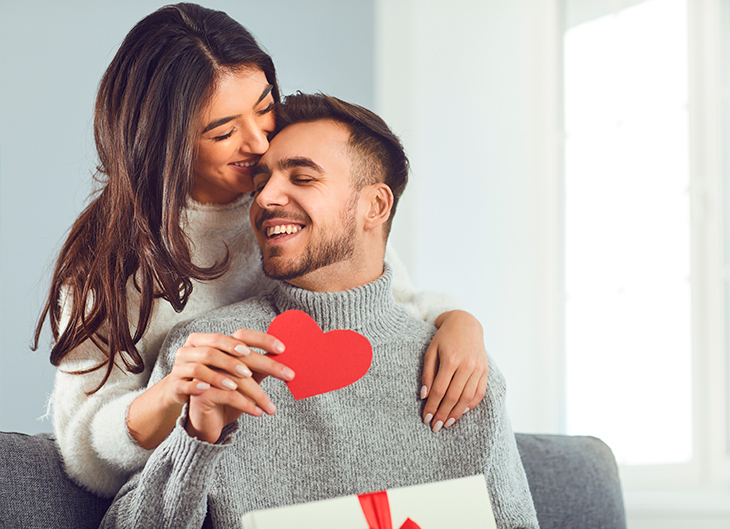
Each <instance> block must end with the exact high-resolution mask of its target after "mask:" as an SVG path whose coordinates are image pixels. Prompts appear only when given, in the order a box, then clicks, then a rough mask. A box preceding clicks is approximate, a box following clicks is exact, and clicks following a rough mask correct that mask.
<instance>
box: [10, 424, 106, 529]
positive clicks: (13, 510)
mask: <svg viewBox="0 0 730 529" xmlns="http://www.w3.org/2000/svg"><path fill="white" fill-rule="evenodd" d="M110 503H111V500H110V499H104V498H99V497H98V496H96V495H94V494H92V493H91V492H88V491H86V490H84V489H82V488H81V487H79V486H78V485H76V484H75V483H73V482H72V481H71V480H70V479H69V478H68V477H67V476H66V472H65V471H64V469H63V464H62V463H61V457H60V454H59V453H58V449H57V448H56V443H55V442H54V440H53V437H52V436H50V435H48V434H39V435H26V434H22V433H6V432H0V527H2V528H3V529H10V528H13V529H14V528H23V529H26V528H29V529H35V528H39V529H40V528H46V529H53V528H79V529H85V528H87V527H88V528H92V527H99V522H101V519H102V518H103V517H104V513H106V510H107V509H108V508H109V504H110Z"/></svg>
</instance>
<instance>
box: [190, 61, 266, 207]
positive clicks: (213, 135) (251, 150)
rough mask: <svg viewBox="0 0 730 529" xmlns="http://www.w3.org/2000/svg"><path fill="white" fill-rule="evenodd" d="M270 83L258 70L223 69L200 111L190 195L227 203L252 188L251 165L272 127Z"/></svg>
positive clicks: (264, 149) (206, 201) (262, 152)
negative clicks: (212, 92)
mask: <svg viewBox="0 0 730 529" xmlns="http://www.w3.org/2000/svg"><path fill="white" fill-rule="evenodd" d="M271 89H272V86H271V85H270V84H269V82H268V81H267V80H266V75H264V72H262V71H261V70H259V69H255V68H251V69H246V70H242V71H239V72H236V73H233V72H229V73H225V74H223V76H221V77H220V78H219V79H218V84H217V87H216V90H215V93H214V94H213V97H212V99H211V101H210V104H209V105H208V106H207V107H206V108H205V109H204V110H203V115H202V120H201V125H200V135H199V136H198V157H197V160H196V161H195V180H194V181H193V190H192V197H193V199H195V200H196V201H198V202H201V203H203V204H227V203H229V202H232V201H234V200H236V199H237V198H238V197H240V196H241V194H243V193H249V192H251V191H253V183H252V182H251V169H252V167H253V166H254V165H256V162H258V160H259V158H260V157H261V155H262V154H264V153H265V152H266V150H267V149H268V148H269V140H268V135H269V134H271V132H273V130H274V97H273V96H272V95H271Z"/></svg>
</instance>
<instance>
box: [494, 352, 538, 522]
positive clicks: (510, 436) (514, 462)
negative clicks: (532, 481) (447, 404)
mask: <svg viewBox="0 0 730 529" xmlns="http://www.w3.org/2000/svg"><path fill="white" fill-rule="evenodd" d="M488 377H489V380H488V382H487V394H486V396H485V401H484V402H482V403H481V404H480V406H481V407H482V409H484V408H486V410H487V414H488V415H489V419H488V420H487V421H486V427H485V429H484V432H483V433H484V435H485V439H486V443H487V446H488V450H487V454H488V458H487V460H486V462H485V469H484V475H485V477H486V480H487V488H488V489H489V491H490V494H491V498H490V499H491V501H492V511H493V512H494V517H495V520H496V521H497V527H498V528H499V529H518V528H519V529H538V521H537V513H536V512H535V506H534V503H533V501H532V495H531V494H530V486H529V484H528V482H527V476H526V474H525V469H524V467H523V466H522V460H521V459H520V454H519V452H518V450H517V442H516V441H515V436H514V433H513V432H512V426H511V425H510V422H509V417H508V416H507V409H506V401H505V397H506V384H505V379H504V376H503V375H502V373H501V372H500V371H499V368H498V367H497V365H496V364H495V363H494V361H493V360H492V358H489V375H488Z"/></svg>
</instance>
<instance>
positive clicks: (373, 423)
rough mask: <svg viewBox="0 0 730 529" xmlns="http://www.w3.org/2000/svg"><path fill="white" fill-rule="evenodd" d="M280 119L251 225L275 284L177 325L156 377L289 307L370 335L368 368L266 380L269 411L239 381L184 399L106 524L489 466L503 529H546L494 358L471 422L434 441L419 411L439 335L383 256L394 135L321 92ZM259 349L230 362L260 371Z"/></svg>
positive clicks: (393, 198) (228, 516) (398, 164)
mask: <svg viewBox="0 0 730 529" xmlns="http://www.w3.org/2000/svg"><path fill="white" fill-rule="evenodd" d="M277 120H278V122H279V127H280V128H281V129H282V130H281V131H280V132H279V133H278V134H277V135H276V137H275V138H274V139H273V140H272V142H271V147H270V149H269V151H268V152H267V153H266V154H265V155H264V156H263V157H262V158H261V160H260V162H259V165H258V167H257V168H256V169H255V171H254V174H253V179H254V185H255V188H256V191H255V198H254V204H253V205H252V206H251V221H252V224H253V226H254V229H255V231H256V234H257V238H258V241H259V245H260V247H261V251H262V256H263V267H264V271H265V272H266V274H267V275H269V276H270V277H273V278H275V279H280V280H281V282H279V283H278V284H277V286H276V287H275V288H274V289H273V290H271V291H270V292H268V293H266V294H264V295H262V296H259V297H257V298H253V299H250V300H247V301H244V302H242V303H238V304H235V305H231V306H229V307H225V308H223V309H220V310H218V311H214V312H213V313H211V314H210V315H208V316H207V317H204V318H199V319H197V320H194V321H192V322H189V323H186V324H182V325H180V326H178V327H176V328H175V329H173V330H172V332H171V333H170V335H169V336H168V338H167V340H166V343H165V346H164V347H163V350H162V351H161V353H160V358H159V360H158V364H157V366H156V367H155V371H154V372H153V374H152V379H151V380H150V384H152V383H154V382H155V381H156V380H159V379H160V378H162V377H163V376H164V375H165V374H166V373H168V372H170V370H171V369H172V364H173V363H174V361H175V358H174V357H175V352H176V351H177V350H178V349H179V348H180V347H181V346H182V345H183V344H184V342H185V340H186V338H187V337H188V335H189V334H191V333H221V335H231V334H233V333H235V331H236V330H237V329H240V328H246V329H252V330H254V331H266V329H267V328H268V326H269V324H270V323H271V322H272V320H273V319H274V318H275V317H276V316H277V315H278V314H280V313H282V312H284V311H287V310H290V309H298V310H302V311H304V312H307V313H308V314H309V315H310V316H312V317H313V318H314V320H315V321H316V322H317V323H318V324H319V326H320V327H321V328H322V329H323V330H324V331H325V332H328V331H330V330H333V329H351V330H354V331H357V332H358V333H360V334H362V335H364V336H365V337H366V338H368V340H369V341H370V343H371V344H372V347H373V359H372V365H371V367H370V369H369V371H368V372H367V373H366V374H365V375H364V376H363V377H362V378H361V379H360V380H358V381H356V382H354V383H352V384H351V385H349V386H346V387H344V388H342V389H339V390H336V391H331V392H328V393H324V394H321V395H316V396H313V397H310V398H307V399H303V400H295V399H294V398H293V397H292V395H291V393H290V392H289V390H288V389H287V387H286V386H285V385H284V383H283V382H281V381H279V380H273V379H268V380H266V381H264V382H263V383H262V388H264V389H265V391H266V393H267V394H268V395H269V397H270V398H271V401H272V402H274V403H275V404H276V408H277V410H276V413H275V414H272V415H268V416H267V415H262V413H261V410H260V409H257V410H256V411H255V412H254V411H251V407H252V406H253V404H252V403H251V401H250V400H248V399H245V398H244V397H242V392H238V391H230V390H229V391H225V390H223V389H218V388H215V387H211V388H210V389H209V390H206V391H205V392H203V393H202V394H200V395H195V396H192V397H190V402H189V405H188V406H187V408H186V410H185V412H184V413H183V415H182V416H181V418H180V420H179V421H178V425H177V426H176V428H175V429H174V430H173V432H172V433H171V434H170V436H169V437H168V438H167V439H166V440H165V441H164V442H163V444H162V445H160V446H159V447H158V448H157V450H156V451H155V452H154V454H153V455H152V456H151V457H150V459H149V461H148V462H147V464H146V466H145V468H144V469H143V470H142V471H141V472H140V473H138V474H136V475H135V476H134V477H133V478H132V479H131V480H130V481H129V482H128V483H127V484H126V485H125V486H124V487H123V488H122V490H121V491H120V493H119V494H118V496H117V498H116V499H115V502H114V504H113V505H112V508H111V509H110V511H109V513H107V517H106V518H105V522H104V524H102V525H103V526H115V525H118V526H121V527H126V526H132V525H134V526H155V527H162V526H169V527H183V526H185V527H187V526H189V527H201V526H202V525H203V522H204V519H205V517H206V512H209V521H210V522H212V524H213V525H214V526H216V527H235V526H237V525H238V524H239V523H240V519H241V516H242V515H243V514H244V513H246V512H248V511H250V510H256V509H263V508H269V507H275V506H281V505H288V504H294V503H301V502H306V501H313V500H319V499H324V498H330V497H337V496H343V495H347V494H355V493H363V492H370V491H375V490H381V489H385V488H391V487H401V486H406V485H413V484H418V483H426V482H432V481H440V480H444V479H450V478H457V477H462V476H469V475H473V474H478V473H484V475H485V476H486V479H487V486H488V489H489V492H490V495H491V500H492V509H493V511H494V514H495V518H496V519H497V525H498V527H500V528H513V527H530V528H532V527H537V519H536V515H535V510H534V507H533V505H532V499H531V496H530V492H529V488H528V485H527V480H526V478H525V474H524V469H523V468H522V465H521V461H520V458H519V454H518V452H517V447H516V444H515V440H514V436H513V434H512V431H511V428H510V425H509V421H508V419H507V417H506V412H505V403H504V392H505V389H504V380H503V378H502V376H501V374H500V373H499V371H498V370H497V369H496V368H495V367H494V364H493V363H492V362H491V361H490V372H489V381H488V384H487V395H486V397H485V401H484V402H483V403H482V404H481V405H480V406H477V408H476V409H475V410H472V411H471V412H470V414H469V417H468V418H467V419H466V420H463V421H461V422H460V423H459V424H458V425H455V426H452V427H451V428H449V429H444V430H443V431H442V432H441V433H439V435H433V434H432V433H431V431H430V430H429V429H428V428H427V427H426V426H424V425H423V424H422V423H421V422H420V421H418V420H417V419H416V417H418V410H419V409H420V406H421V401H420V400H419V398H418V390H419V384H418V381H419V375H420V370H421V367H422V366H421V359H422V356H423V354H422V353H423V351H424V350H425V348H426V347H427V346H428V343H429V342H430V340H431V338H432V336H433V334H434V332H435V329H434V328H433V327H432V326H430V325H428V324H426V323H424V322H422V321H419V320H416V319H414V318H413V317H412V316H410V315H409V314H408V313H407V312H406V311H405V310H404V309H403V308H401V307H399V306H398V305H396V304H395V302H394V300H393V296H392V293H391V288H390V281H391V275H392V271H391V269H390V267H389V266H388V265H387V264H384V252H385V243H386V239H387V236H388V232H389V229H390V224H391V221H392V216H393V213H394V212H395V208H396V205H397V201H398V198H399V197H400V194H401V193H402V191H403V188H404V187H405V184H406V180H407V174H408V161H407V159H406V157H405V154H404V152H403V149H402V147H401V145H400V142H399V141H398V139H397V137H395V136H394V135H393V133H392V132H391V131H390V130H389V129H388V127H387V126H386V125H385V123H384V122H383V121H382V120H381V119H380V118H378V117H377V116H375V115H374V114H373V113H371V112H369V111H367V110H365V109H363V108H361V107H357V106H354V105H349V104H347V103H344V102H342V101H339V100H337V99H334V98H330V97H327V96H323V95H304V94H298V95H295V96H290V97H289V98H287V101H286V103H285V104H284V105H283V107H282V108H281V109H280V111H279V112H278V117H277ZM221 354H223V353H221ZM338 354H342V355H346V354H348V351H341V352H338ZM224 356H226V355H224ZM231 358H232V357H230V356H228V357H227V359H228V360H226V361H233V360H231ZM261 358H263V357H261V356H260V355H256V354H251V355H248V356H246V357H245V360H244V359H234V360H236V361H240V362H245V363H247V365H248V366H249V367H250V368H251V370H252V371H254V372H256V371H257V367H256V363H257V362H258V361H259V360H260V359H261ZM223 365H224V364H223V363H221V364H220V367H221V368H224V367H223ZM254 380H259V378H255V379H247V382H246V383H247V384H249V385H250V384H252V383H254ZM244 385H245V384H243V383H242V382H241V386H244ZM250 395H251V394H249V396H250ZM252 398H253V397H252ZM239 401H240V402H239ZM244 411H245V412H247V413H249V414H251V415H242V413H243V412H244ZM448 508H449V506H448V505H444V509H448Z"/></svg>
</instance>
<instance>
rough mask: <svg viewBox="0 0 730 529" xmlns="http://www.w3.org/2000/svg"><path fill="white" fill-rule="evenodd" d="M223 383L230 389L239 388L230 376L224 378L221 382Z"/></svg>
mask: <svg viewBox="0 0 730 529" xmlns="http://www.w3.org/2000/svg"><path fill="white" fill-rule="evenodd" d="M221 384H223V386H224V387H226V388H228V389H236V388H238V386H237V385H236V383H235V382H234V381H233V380H231V379H229V378H224V379H223V382H221Z"/></svg>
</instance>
